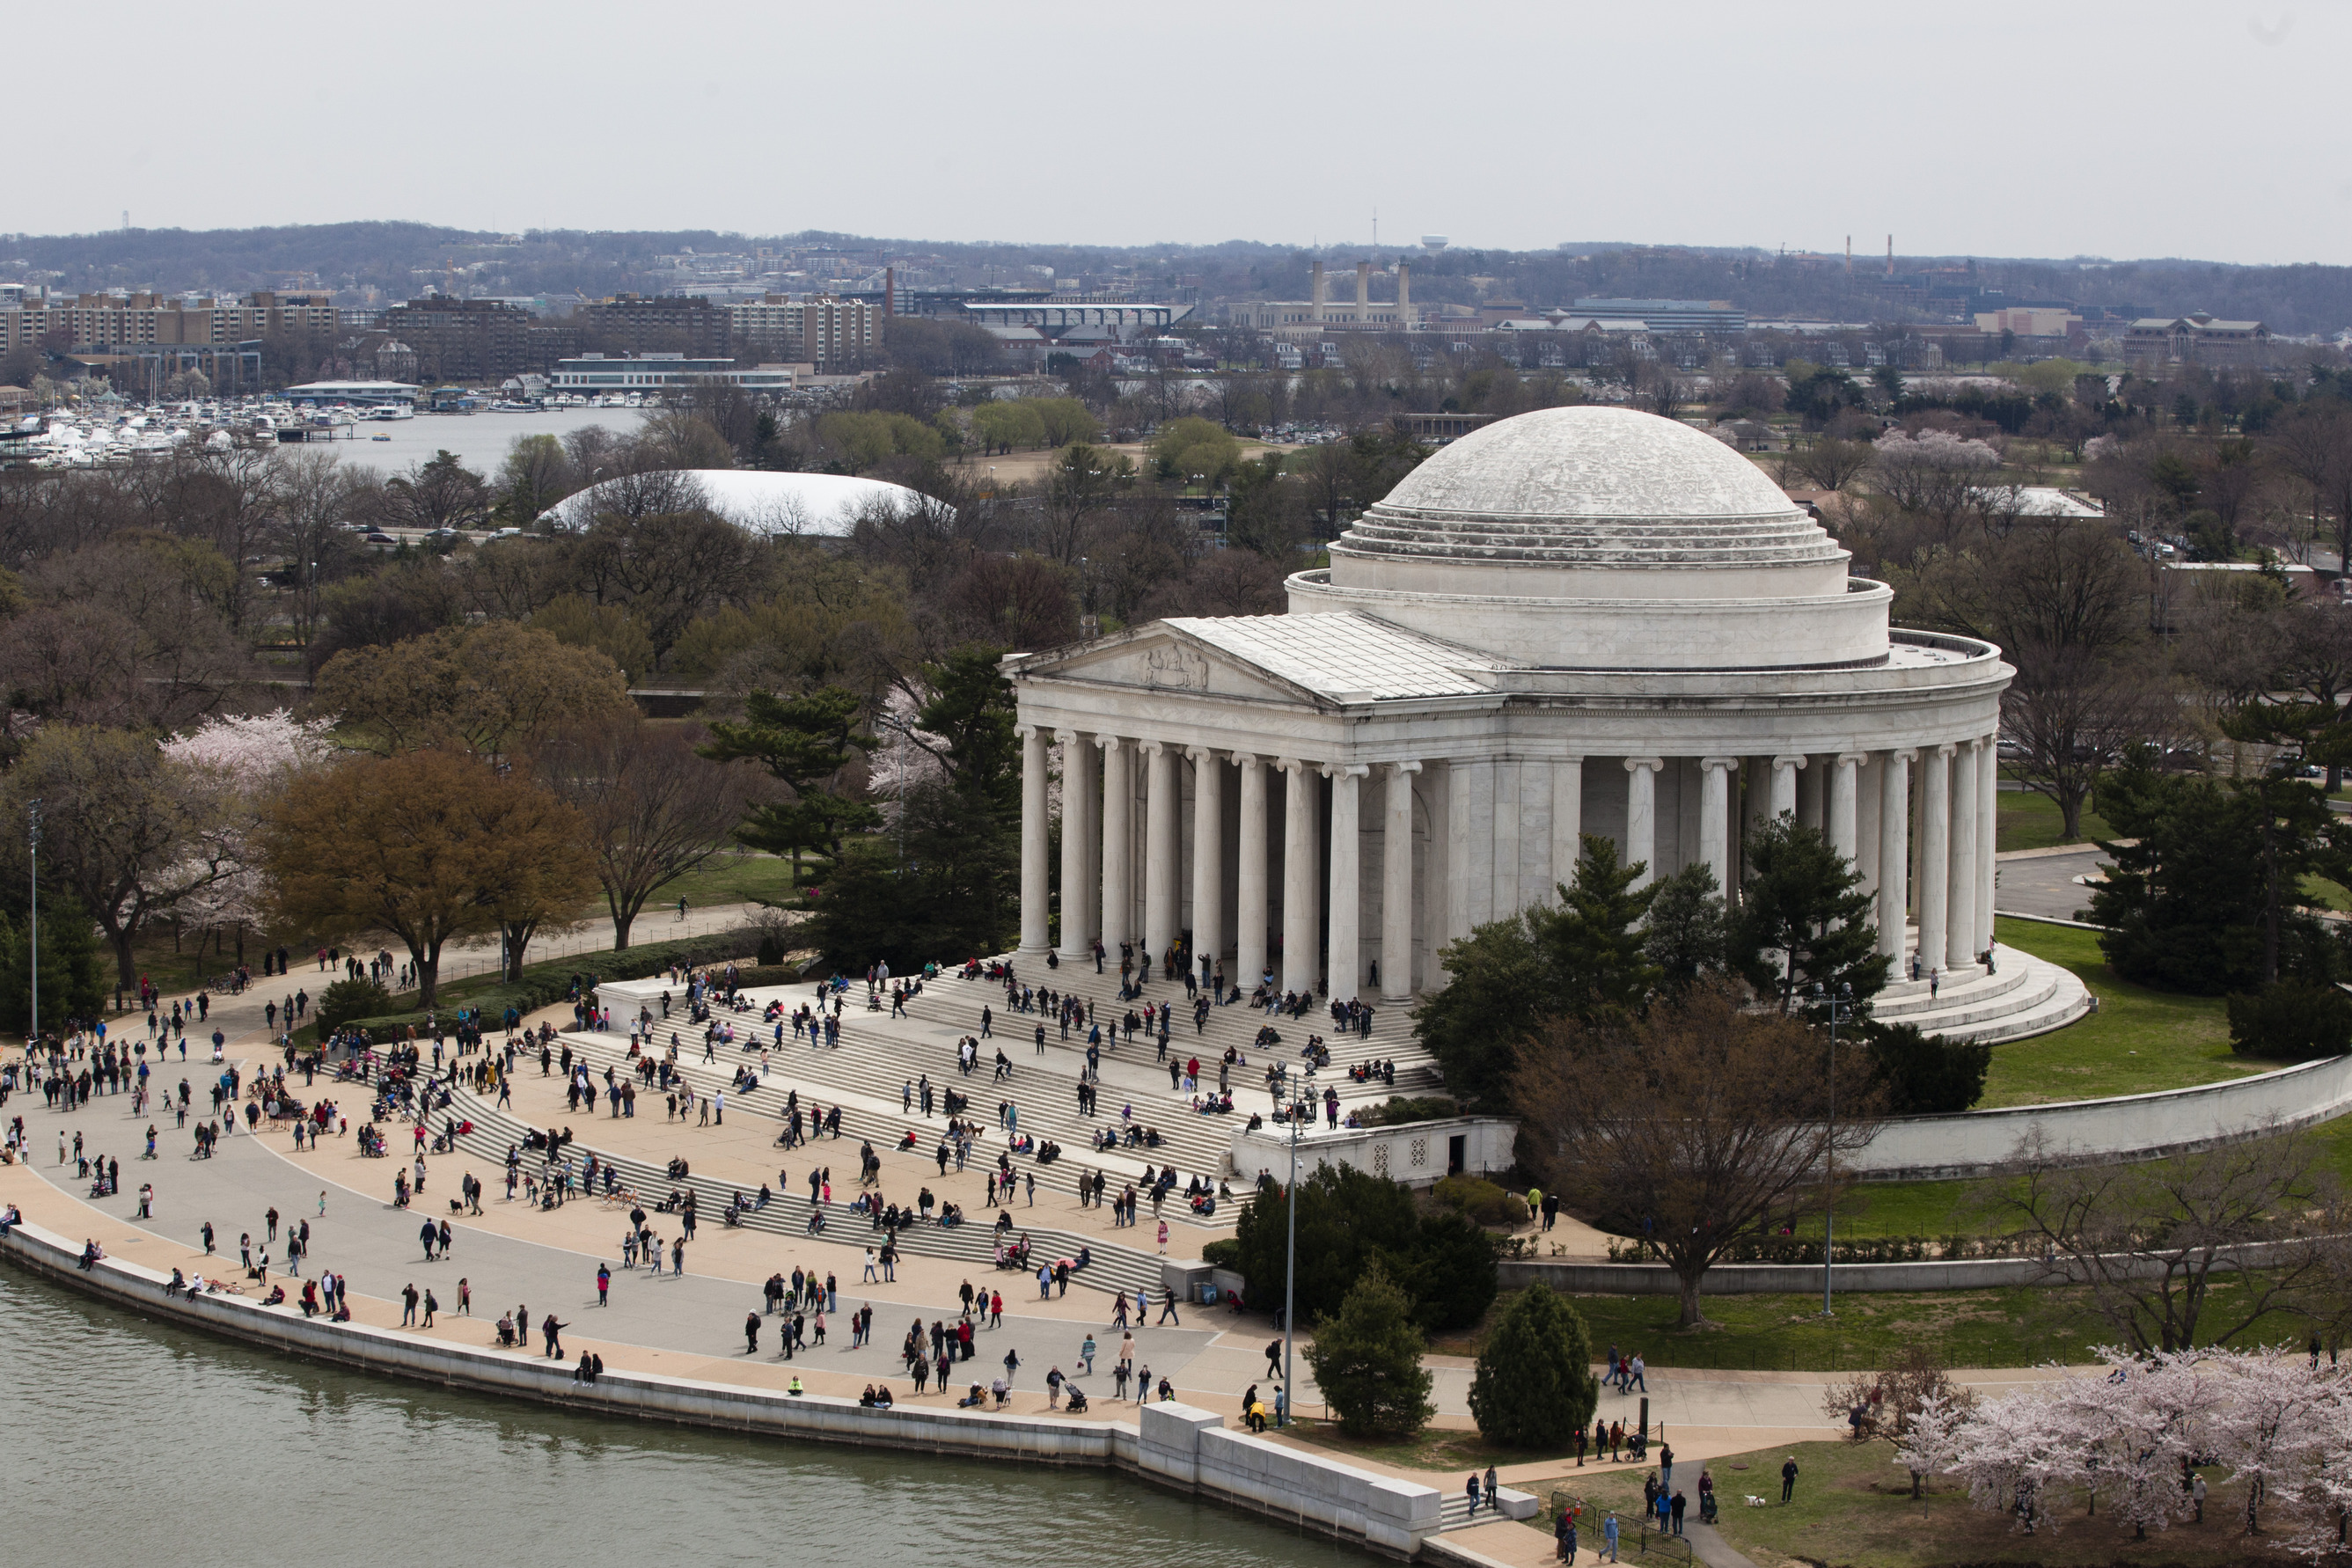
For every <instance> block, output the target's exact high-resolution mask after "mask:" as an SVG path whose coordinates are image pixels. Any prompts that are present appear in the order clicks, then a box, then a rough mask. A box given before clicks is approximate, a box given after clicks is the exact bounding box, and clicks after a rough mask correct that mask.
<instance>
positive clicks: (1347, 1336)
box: [1307, 1259, 1437, 1437]
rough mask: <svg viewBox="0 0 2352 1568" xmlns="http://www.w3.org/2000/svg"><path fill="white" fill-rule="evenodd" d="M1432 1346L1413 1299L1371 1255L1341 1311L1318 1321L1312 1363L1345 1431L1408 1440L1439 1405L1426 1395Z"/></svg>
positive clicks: (1310, 1355) (1310, 1356)
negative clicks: (1416, 1322)
mask: <svg viewBox="0 0 2352 1568" xmlns="http://www.w3.org/2000/svg"><path fill="white" fill-rule="evenodd" d="M1427 1349H1428V1342H1427V1341H1426V1340H1424V1339H1423V1337H1422V1333H1421V1331H1420V1330H1419V1329H1417V1328H1415V1327H1413V1322H1412V1299H1411V1298H1409V1297H1408V1296H1406V1295H1405V1293H1404V1292H1403V1291H1402V1290H1401V1289H1398V1288H1397V1285H1396V1282H1395V1281H1394V1280H1392V1279H1390V1278H1389V1273H1388V1270H1387V1269H1386V1268H1382V1267H1381V1264H1380V1262H1379V1260H1378V1259H1374V1260H1373V1261H1372V1262H1371V1263H1370V1264H1369V1265H1367V1266H1366V1268H1365V1269H1364V1272H1363V1274H1362V1275H1361V1277H1360V1278H1359V1279H1357V1280H1356V1282H1355V1284H1353V1285H1352V1286H1350V1287H1349V1289H1348V1294H1347V1295H1346V1297H1345V1298H1344V1299H1342V1300H1341V1301H1340V1303H1339V1311H1338V1312H1337V1313H1327V1314H1325V1315H1324V1316H1322V1317H1320V1318H1318V1319H1317V1320H1316V1323H1315V1342H1314V1343H1313V1344H1311V1345H1309V1346H1308V1347H1307V1365H1308V1366H1309V1367H1311V1368H1313V1369H1314V1373H1315V1386H1316V1387H1317V1388H1318V1389H1320V1390H1321V1391H1322V1394H1323V1402H1324V1403H1325V1404H1326V1405H1329V1406H1330V1407H1331V1411H1332V1413H1333V1414H1334V1415H1338V1416H1339V1426H1340V1429H1341V1430H1343V1431H1346V1432H1350V1433H1354V1434H1357V1435H1359V1436H1391V1437H1409V1436H1412V1434H1414V1433H1416V1432H1418V1431H1420V1430H1421V1429H1422V1428H1423V1426H1427V1425H1428V1424H1429V1418H1430V1416H1431V1415H1433V1414H1434V1413H1435V1411H1436V1408H1437V1407H1436V1406H1435V1405H1433V1404H1432V1403H1431V1402H1430V1398H1429V1389H1430V1384H1431V1383H1432V1381H1433V1379H1432V1378H1431V1377H1430V1374H1429V1373H1428V1372H1427V1370H1425V1369H1424V1368H1423V1366H1422V1364H1421V1357H1422V1352H1423V1351H1425V1350H1427Z"/></svg>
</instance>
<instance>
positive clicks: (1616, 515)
mask: <svg viewBox="0 0 2352 1568" xmlns="http://www.w3.org/2000/svg"><path fill="white" fill-rule="evenodd" d="M1847 559H1848V557H1847V552H1845V551H1844V550H1843V549H1842V548H1840V546H1839V545H1838V543H1837V542H1836V541H1835V540H1834V539H1832V538H1831V537H1830V536H1829V534H1828V533H1827V532H1826V531H1823V530H1822V527H1821V525H1820V524H1819V523H1817V522H1815V521H1813V520H1812V519H1811V517H1810V516H1809V515H1808V514H1807V513H1806V512H1805V510H1803V509H1802V508H1801V507H1799V506H1798V505H1797V504H1796V503H1795V502H1794V501H1791V500H1790V499H1789V498H1788V496H1787V495H1786V494H1784V493H1783V492H1782V491H1781V489H1780V487H1779V486H1778V485H1776V484H1774V483H1773V482H1772V481H1771V479H1769V478H1768V477H1766V476H1765V474H1764V473H1763V472H1762V471H1761V470H1760V469H1759V468H1757V467H1756V466H1755V465H1754V464H1752V463H1750V462H1748V460H1747V459H1746V458H1742V457H1741V456H1740V455H1739V454H1738V453H1737V452H1735V451H1733V450H1732V449H1731V448H1730V447H1727V446H1725V445H1724V444H1723V443H1722V442H1720V441H1717V440H1716V439H1715V438H1714V437H1710V436H1707V435H1706V434H1704V433H1702V432H1700V431H1697V430H1694V429H1692V428H1691V427H1690V426H1686V425H1683V424H1680V423H1678V422H1677V421H1675V420H1672V419H1665V418H1661V417H1660V416H1656V415H1654V414H1641V413H1636V412H1634V411H1633V410H1632V409H1625V408H1603V407H1575V408H1548V409H1542V410H1539V411H1538V412H1535V413H1532V414H1522V415H1519V416H1517V417H1515V418H1511V419H1504V420H1499V421H1497V422H1496V423H1495V424H1493V425H1489V426H1485V427H1484V428H1482V429H1479V430H1475V431H1473V432H1472V433H1471V434H1470V435H1468V436H1465V437H1463V438H1462V439H1461V440H1459V441H1456V442H1454V444H1453V445H1451V446H1449V447H1445V448H1444V450H1442V451H1440V452H1438V453H1437V454H1436V455H1435V456H1433V457H1432V458H1430V459H1429V460H1428V461H1427V462H1425V463H1423V464H1422V465H1421V467H1420V468H1417V469H1415V470H1414V471H1413V472H1412V474H1410V475H1408V476H1406V478H1405V479H1404V480H1403V482H1402V483H1401V484H1399V485H1398V486H1397V488H1396V489H1394V490H1393V491H1391V493H1390V494H1389V496H1388V497H1387V499H1386V500H1381V501H1380V502H1378V503H1377V504H1375V505H1373V506H1372V507H1370V508H1369V509H1367V510H1366V511H1365V512H1364V514H1363V516H1362V517H1360V519H1358V520H1357V521H1356V522H1355V524H1354V525H1353V526H1352V527H1350V528H1349V530H1348V531H1346V532H1345V533H1344V534H1342V535H1341V536H1340V537H1339V540H1338V541H1337V542H1334V543H1333V544H1332V546H1331V564H1330V567H1329V569H1328V571H1325V572H1309V573H1302V574H1299V575H1298V576H1297V577H1294V578H1292V579H1291V582H1290V608H1291V610H1292V612H1293V613H1294V614H1313V613H1316V612H1318V611H1334V610H1359V611H1361V612H1363V613H1365V614H1367V615H1373V616H1380V617H1381V618H1382V619H1384V620H1389V621H1393V622H1395V623H1397V624H1399V625H1402V626H1410V627H1412V628H1413V629H1415V630H1419V631H1423V632H1427V633H1429V634H1431V635H1433V636H1439V637H1446V638H1448V639H1449V640H1452V641H1454V642H1458V643H1461V644H1464V645H1466V646H1468V647H1475V648H1479V649H1482V650H1485V651H1486V652H1490V653H1494V654H1496V655H1500V656H1502V657H1504V658H1508V659H1511V660H1514V661H1516V662H1519V663H1523V664H1528V665H1534V666H1538V667H1544V668H1586V669H1755V668H1822V667H1831V666H1841V665H1856V664H1867V663H1873V662H1876V661H1880V660H1883V659H1885V657H1886V654H1887V649H1888V647H1889V643H1888V637H1887V624H1886V613H1887V608H1888V605H1889V604H1890V602H1891V601H1892V599H1893V595H1892V594H1891V593H1889V592H1888V591H1887V589H1886V588H1885V587H1884V586H1883V585H1882V584H1875V583H1868V582H1863V581H1859V580H1855V581H1849V580H1848V578H1847V575H1846V562H1847Z"/></svg>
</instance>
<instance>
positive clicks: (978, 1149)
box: [562, 1034, 1239, 1244]
mask: <svg viewBox="0 0 2352 1568" xmlns="http://www.w3.org/2000/svg"><path fill="white" fill-rule="evenodd" d="M562 1039H563V1042H564V1043H565V1044H567V1045H569V1046H570V1047H572V1056H573V1058H574V1059H575V1060H576V1061H577V1060H584V1061H585V1062H587V1064H588V1066H589V1070H590V1071H591V1073H592V1074H594V1075H596V1077H597V1079H598V1081H599V1082H600V1083H601V1081H602V1075H603V1073H604V1069H605V1068H607V1067H611V1068H617V1069H619V1070H620V1071H622V1072H624V1073H626V1072H628V1071H629V1070H630V1068H632V1066H633V1065H634V1064H633V1063H632V1062H631V1061H630V1060H629V1058H628V1055H627V1047H625V1044H623V1043H620V1042H618V1041H616V1040H615V1039H614V1037H612V1036H610V1035H598V1034H578V1035H565V1036H563V1037H562ZM849 1055H850V1051H849V1048H848V1047H846V1046H845V1047H843V1048H842V1049H841V1050H838V1051H815V1050H811V1049H809V1048H808V1047H805V1046H803V1047H797V1048H795V1047H792V1046H791V1045H790V1044H789V1042H788V1043H787V1045H786V1047H785V1050H784V1051H783V1052H782V1053H781V1054H779V1053H776V1052H771V1053H770V1055H769V1058H768V1077H767V1079H766V1080H765V1081H764V1082H762V1083H761V1084H760V1085H759V1086H758V1087H757V1088H755V1089H751V1090H749V1091H745V1090H741V1089H734V1088H731V1087H730V1086H729V1078H730V1073H731V1072H732V1069H733V1068H734V1066H735V1065H736V1064H735V1063H732V1062H727V1061H726V1060H725V1058H721V1059H720V1062H719V1063H718V1064H712V1063H706V1062H703V1061H701V1060H700V1059H699V1058H696V1059H694V1060H691V1061H689V1060H688V1059H686V1057H685V1053H684V1052H683V1051H681V1053H680V1059H679V1061H678V1063H677V1068H676V1070H678V1071H681V1072H683V1073H684V1075H685V1077H686V1080H687V1082H688V1084H690V1085H691V1086H692V1087H693V1089H694V1091H695V1093H696V1094H697V1095H698V1096H704V1097H708V1096H709V1094H710V1093H711V1092H712V1091H713V1090H715V1089H722V1088H724V1089H727V1100H728V1108H729V1109H730V1110H738V1111H744V1112H749V1113H751V1114H753V1115H755V1116H758V1117H759V1118H761V1121H762V1124H763V1125H765V1124H768V1123H772V1124H774V1125H775V1126H776V1127H777V1129H778V1131H781V1130H782V1123H783V1120H784V1110H785V1094H786V1091H787V1090H788V1089H793V1088H794V1087H797V1088H799V1089H801V1090H802V1091H803V1092H802V1100H803V1102H804V1104H805V1103H806V1102H809V1101H812V1100H822V1101H823V1103H824V1107H825V1109H826V1110H832V1108H833V1107H834V1106H835V1105H838V1106H840V1107H841V1126H842V1136H843V1138H844V1140H845V1141H855V1140H860V1139H863V1140H869V1141H871V1142H873V1144H874V1146H875V1147H876V1148H877V1149H891V1148H895V1147H896V1146H897V1145H898V1141H899V1140H900V1139H901V1138H902V1137H903V1136H904V1135H905V1134H906V1131H907V1130H908V1128H910V1127H911V1128H913V1129H914V1130H915V1131H917V1132H918V1133H919V1134H920V1135H921V1141H920V1142H919V1143H918V1144H917V1146H916V1147H917V1151H918V1152H919V1153H920V1154H921V1155H923V1156H926V1157H928V1156H929V1153H930V1152H931V1150H932V1149H934V1148H935V1147H936V1146H937V1144H938V1142H939V1138H940V1132H941V1131H942V1130H943V1128H944V1125H945V1121H946V1118H945V1116H944V1115H943V1114H941V1115H935V1116H934V1117H932V1118H931V1119H929V1120H928V1121H927V1120H926V1119H925V1118H924V1117H923V1115H922V1113H921V1112H920V1111H919V1110H918V1111H916V1112H915V1113H914V1114H913V1115H911V1116H910V1115H907V1114H904V1113H902V1112H901V1111H900V1110H899V1109H898V1103H897V1100H895V1098H887V1099H886V1098H884V1097H882V1096H877V1095H875V1094H872V1093H870V1092H868V1091H867V1090H866V1089H864V1088H857V1089H843V1088H838V1087H835V1081H834V1080H835V1079H838V1078H843V1077H854V1076H857V1075H856V1072H855V1068H856V1064H855V1063H854V1062H852V1063H847V1064H844V1062H843V1058H847V1057H849ZM740 1058H741V1059H743V1060H746V1061H748V1060H750V1059H751V1056H750V1053H740ZM722 1066H723V1067H724V1068H726V1070H723V1071H722V1070H721V1067H722ZM803 1066H804V1067H807V1068H814V1069H816V1070H818V1071H825V1072H827V1073H828V1075H829V1076H828V1077H827V1079H825V1081H824V1092H823V1093H822V1094H819V1093H817V1092H816V1089H817V1084H816V1083H815V1081H814V1075H813V1073H812V1072H809V1071H795V1070H793V1069H794V1068H796V1067H803ZM973 1076H974V1078H975V1079H977V1078H978V1076H979V1075H978V1074H974V1075H973ZM866 1077H867V1078H868V1079H870V1077H871V1074H870V1073H869V1074H867V1075H866ZM649 1095H653V1096H655V1098H654V1099H653V1100H648V1096H649ZM638 1098H639V1100H641V1101H646V1103H649V1104H650V1103H657V1100H658V1096H657V1093H656V1091H651V1090H645V1089H640V1091H639V1094H638ZM973 1098H974V1100H975V1104H974V1105H973V1107H972V1109H973V1110H975V1111H979V1110H984V1109H986V1108H985V1107H984V1106H982V1105H981V1104H980V1103H978V1099H979V1097H978V1096H977V1095H975V1096H974V1097H973ZM1187 1114H1188V1116H1189V1113H1187ZM1021 1116H1022V1124H1023V1131H1038V1130H1037V1129H1035V1128H1034V1127H1033V1126H1032V1125H1031V1111H1030V1110H1029V1109H1028V1108H1027V1107H1026V1106H1024V1108H1023V1110H1022V1113H1021ZM1218 1120H1219V1121H1223V1120H1224V1119H1223V1118H1219V1119H1218ZM1040 1135H1041V1136H1045V1137H1053V1138H1055V1142H1060V1143H1061V1144H1062V1145H1063V1149H1062V1155H1061V1158H1060V1159H1058V1160H1056V1161H1055V1162H1054V1163H1052V1164H1050V1165H1038V1164H1036V1163H1035V1162H1034V1160H1032V1159H1030V1158H1029V1157H1027V1156H1024V1155H1015V1156H1013V1164H1014V1168H1015V1169H1016V1171H1019V1172H1020V1173H1023V1174H1024V1175H1025V1174H1026V1173H1029V1172H1031V1171H1034V1172H1035V1173H1036V1176H1037V1184H1038V1186H1040V1187H1042V1188H1045V1190H1047V1191H1049V1192H1057V1193H1066V1194H1076V1191H1077V1184H1078V1181H1079V1179H1080V1177H1082V1176H1086V1175H1090V1174H1091V1173H1093V1172H1094V1171H1096V1170H1097V1169H1099V1170H1101V1171H1102V1172H1104V1173H1106V1174H1107V1175H1108V1176H1109V1177H1110V1178H1111V1183H1112V1185H1111V1189H1110V1190H1111V1191H1113V1192H1115V1191H1117V1190H1118V1184H1120V1183H1122V1182H1132V1181H1136V1180H1139V1178H1140V1177H1141V1175H1142V1173H1143V1167H1144V1166H1145V1165H1146V1164H1151V1165H1155V1166H1164V1165H1166V1164H1168V1163H1171V1161H1174V1162H1175V1163H1177V1164H1178V1168H1179V1169H1180V1170H1181V1169H1183V1168H1184V1166H1183V1163H1182V1162H1181V1159H1180V1158H1179V1156H1178V1155H1177V1153H1176V1152H1174V1151H1173V1150H1172V1149H1171V1148H1161V1149H1156V1150H1150V1151H1130V1150H1124V1149H1123V1150H1119V1151H1118V1152H1111V1151H1105V1152H1101V1153H1099V1154H1097V1153H1096V1152H1093V1151H1091V1150H1089V1149H1087V1148H1086V1147H1084V1135H1083V1134H1081V1135H1080V1137H1079V1139H1078V1141H1077V1142H1071V1141H1070V1140H1068V1139H1066V1138H1063V1137H1061V1136H1059V1135H1057V1134H1055V1133H1054V1132H1052V1131H1043V1132H1041V1133H1040ZM825 1142H827V1143H830V1142H832V1140H830V1139H827V1140H825ZM1002 1148H1003V1133H1002V1132H1001V1131H998V1130H996V1129H995V1128H993V1127H992V1126H990V1125H988V1123H987V1122H985V1121H983V1122H982V1127H981V1130H980V1133H979V1136H978V1138H977V1141H976V1143H975V1147H974V1150H973V1158H974V1159H975V1160H976V1161H979V1162H980V1163H981V1165H980V1167H979V1168H982V1169H984V1168H986V1167H987V1166H988V1165H992V1164H993V1163H994V1162H995V1157H996V1153H997V1152H998V1151H1000V1150H1001V1149H1002ZM1216 1153H1217V1156H1218V1158H1219V1160H1220V1161H1222V1160H1223V1158H1224V1153H1225V1147H1224V1145H1223V1143H1222V1142H1220V1143H1219V1144H1218V1145H1217V1147H1216ZM1192 1169H1193V1170H1194V1171H1195V1172H1197V1173H1200V1174H1202V1175H1208V1176H1212V1177H1213V1176H1214V1175H1216V1174H1217V1173H1219V1172H1220V1171H1222V1170H1223V1165H1222V1164H1218V1165H1214V1166H1212V1165H1207V1164H1202V1165H1198V1166H1194V1167H1192ZM1170 1199H1171V1209H1170V1212H1169V1214H1168V1216H1167V1217H1168V1222H1169V1224H1170V1226H1171V1227H1174V1228H1175V1229H1177V1230H1180V1231H1181V1229H1182V1228H1183V1227H1184V1226H1192V1227H1193V1228H1194V1229H1196V1230H1198V1231H1201V1232H1203V1233H1205V1234H1204V1235H1203V1236H1202V1237H1199V1238H1197V1239H1198V1240H1210V1239H1214V1238H1215V1237H1217V1236H1219V1235H1223V1234H1226V1233H1229V1232H1230V1231H1231V1229H1232V1227H1233V1225H1234V1218H1235V1216H1236V1215H1237V1213H1238V1210H1239V1205H1237V1204H1235V1205H1220V1206H1219V1209H1218V1211H1217V1214H1216V1215H1215V1216H1214V1217H1213V1218H1209V1219H1202V1218H1201V1217H1199V1216H1197V1215H1192V1213H1191V1212H1190V1211H1188V1210H1184V1209H1183V1208H1182V1205H1181V1201H1180V1200H1178V1198H1177V1194H1173V1193H1171V1194H1170ZM1180 1214H1181V1218H1180V1217H1179V1215H1180ZM1196 1244H1197V1242H1196Z"/></svg>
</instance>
